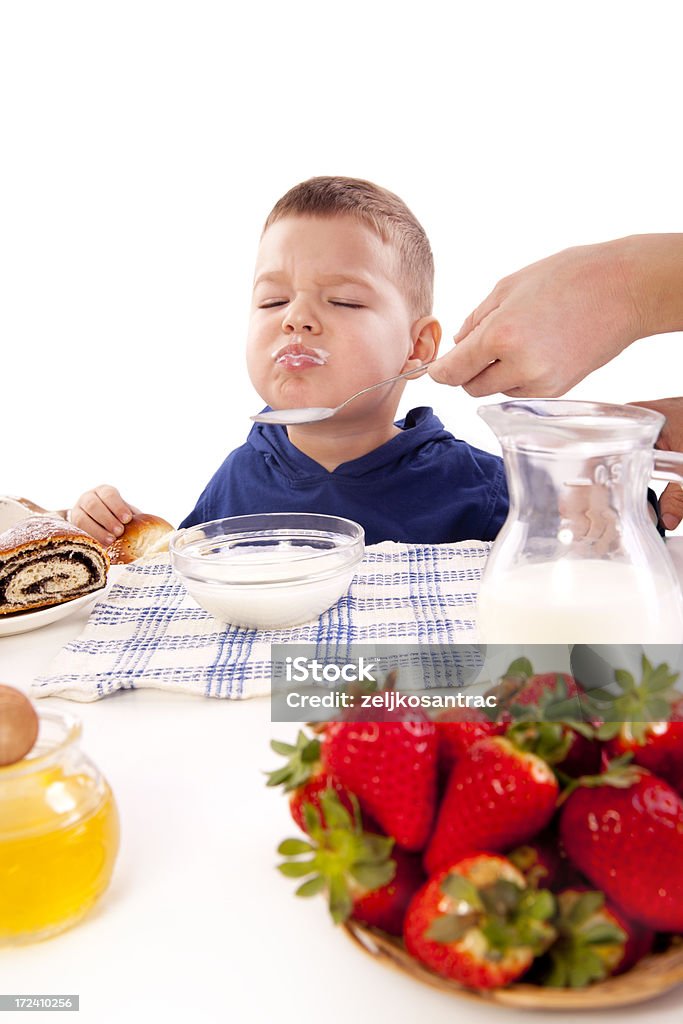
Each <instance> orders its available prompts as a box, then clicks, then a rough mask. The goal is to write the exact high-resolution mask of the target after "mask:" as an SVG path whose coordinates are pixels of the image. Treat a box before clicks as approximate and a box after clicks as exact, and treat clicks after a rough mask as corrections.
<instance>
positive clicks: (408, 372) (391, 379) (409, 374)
mask: <svg viewBox="0 0 683 1024" xmlns="http://www.w3.org/2000/svg"><path fill="white" fill-rule="evenodd" d="M437 358H438V357H437V356H434V358H433V359H430V360H429V362H427V363H423V364H422V366H416V367H415V369H414V370H405V371H404V372H403V373H398V374H397V375H396V376H395V377H387V379H386V380H381V381H380V382H379V384H371V385H370V387H368V388H363V390H362V391H357V392H356V393H355V395H351V397H350V398H347V399H346V401H345V402H342V403H341V405H338V406H337V408H336V409H335V410H334V411H335V412H339V410H340V409H343V408H344V406H346V405H348V404H349V402H353V401H354V400H355V399H356V398H360V396H361V395H367V393H368V391H375V390H376V389H377V388H383V387H384V385H385V384H393V383H394V381H397V380H401V379H402V378H403V377H412V375H413V374H414V373H419V372H420V371H421V370H424V369H426V368H427V367H428V366H431V365H432V363H435V362H436V360H437Z"/></svg>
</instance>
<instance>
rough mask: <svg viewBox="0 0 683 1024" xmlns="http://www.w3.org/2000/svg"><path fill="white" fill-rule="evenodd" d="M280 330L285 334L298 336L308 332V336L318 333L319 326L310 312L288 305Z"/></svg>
mask: <svg viewBox="0 0 683 1024" xmlns="http://www.w3.org/2000/svg"><path fill="white" fill-rule="evenodd" d="M282 330H283V331H284V332H285V334H299V333H301V332H303V331H308V332H309V333H310V334H319V333H320V324H319V323H318V320H317V319H316V317H315V316H313V314H312V313H311V311H310V310H307V309H303V308H302V307H301V306H296V305H295V304H293V303H292V304H290V305H289V307H288V308H287V312H286V313H285V316H284V317H283V319H282Z"/></svg>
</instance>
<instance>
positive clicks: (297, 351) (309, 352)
mask: <svg viewBox="0 0 683 1024" xmlns="http://www.w3.org/2000/svg"><path fill="white" fill-rule="evenodd" d="M329 355H330V353H329V352H326V351H325V349H323V348H313V347H312V346H308V345H302V344H301V343H300V342H291V341H290V342H288V343H287V344H286V345H282V346H281V347H280V348H279V349H276V351H275V352H273V354H272V357H271V358H272V359H273V362H274V363H276V364H277V365H278V366H282V367H283V368H284V369H285V370H307V369H309V368H310V367H312V366H324V365H325V364H326V363H327V360H328V358H329Z"/></svg>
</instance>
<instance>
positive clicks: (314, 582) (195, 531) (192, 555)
mask: <svg viewBox="0 0 683 1024" xmlns="http://www.w3.org/2000/svg"><path fill="white" fill-rule="evenodd" d="M363 540H364V534H363V529H362V527H360V526H359V525H358V524H357V523H354V522H352V521H351V520H350V519H341V518H338V517H336V516H322V515H311V514H308V513H303V512H277V513H267V514H263V515H255V516H233V517H231V518H229V519H217V520H214V521H213V522H211V523H203V524H202V525H201V526H195V527H192V528H190V529H188V530H182V531H180V532H179V533H177V534H176V535H175V536H174V537H173V538H172V540H171V545H170V552H171V563H172V565H173V568H174V569H175V571H176V573H177V574H178V575H179V576H180V578H181V579H182V581H183V583H184V584H185V587H186V588H187V590H188V591H189V593H190V594H191V595H192V597H193V598H194V599H195V601H196V602H197V603H198V604H200V605H201V606H202V608H205V609H206V611H208V612H210V613H211V615H214V616H215V617H216V618H217V619H220V621H221V622H227V623H230V624H231V625H233V626H243V627H247V628H250V629H286V628H288V627H290V626H296V625H299V624H300V623H302V622H308V621H310V620H311V619H315V618H317V617H318V616H320V615H322V613H323V612H324V611H326V610H327V609H328V608H329V607H331V605H333V604H335V602H336V601H338V600H339V598H340V597H342V596H343V595H344V594H345V593H346V591H347V590H348V588H349V586H350V584H351V580H352V579H353V576H354V574H355V572H356V569H357V567H358V565H359V564H360V562H361V561H362V558H363V550H364V544H363Z"/></svg>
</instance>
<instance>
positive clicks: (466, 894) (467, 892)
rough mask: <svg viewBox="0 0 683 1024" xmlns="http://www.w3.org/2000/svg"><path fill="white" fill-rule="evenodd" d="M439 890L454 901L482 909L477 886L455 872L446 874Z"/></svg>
mask: <svg viewBox="0 0 683 1024" xmlns="http://www.w3.org/2000/svg"><path fill="white" fill-rule="evenodd" d="M441 891H442V892H443V893H445V894H446V896H448V897H449V898H450V899H452V900H453V901H454V902H455V903H467V904H468V905H469V906H470V907H473V908H474V909H476V910H481V909H483V906H484V904H483V903H482V900H481V897H480V896H479V892H478V890H477V887H476V886H475V885H473V883H472V882H470V881H469V879H467V878H464V877H463V876H462V875H459V874H458V873H457V872H455V871H454V872H452V873H451V874H450V875H447V876H446V877H445V878H444V880H443V881H442V883H441Z"/></svg>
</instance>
